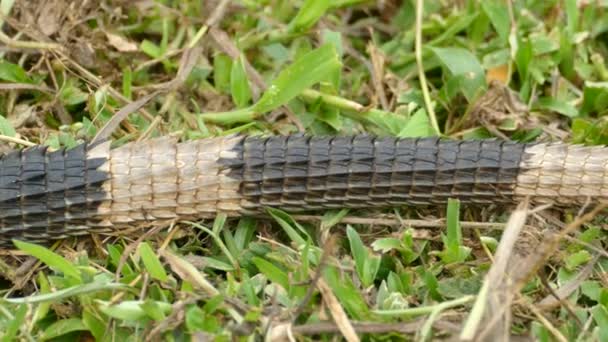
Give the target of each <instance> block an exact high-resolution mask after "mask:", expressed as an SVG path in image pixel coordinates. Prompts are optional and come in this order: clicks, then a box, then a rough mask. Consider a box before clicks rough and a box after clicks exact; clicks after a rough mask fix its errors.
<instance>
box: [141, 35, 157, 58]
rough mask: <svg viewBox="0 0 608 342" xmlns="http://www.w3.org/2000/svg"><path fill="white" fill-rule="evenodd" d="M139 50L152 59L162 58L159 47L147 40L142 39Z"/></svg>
mask: <svg viewBox="0 0 608 342" xmlns="http://www.w3.org/2000/svg"><path fill="white" fill-rule="evenodd" d="M139 49H140V50H141V51H143V52H144V53H145V54H146V55H148V56H150V57H152V58H160V57H161V56H162V49H161V48H160V46H158V45H156V44H154V43H153V42H151V41H149V40H147V39H144V40H143V41H142V42H141V44H140V45H139Z"/></svg>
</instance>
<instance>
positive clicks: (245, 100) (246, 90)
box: [230, 55, 251, 108]
mask: <svg viewBox="0 0 608 342" xmlns="http://www.w3.org/2000/svg"><path fill="white" fill-rule="evenodd" d="M243 58H244V57H243V55H241V56H240V57H239V58H238V59H237V60H236V62H235V63H232V70H231V72H230V93H231V95H232V100H233V101H234V103H235V105H236V106H237V108H243V107H245V106H247V105H248V104H249V101H251V88H250V86H249V80H248V79H247V72H245V63H244V61H243Z"/></svg>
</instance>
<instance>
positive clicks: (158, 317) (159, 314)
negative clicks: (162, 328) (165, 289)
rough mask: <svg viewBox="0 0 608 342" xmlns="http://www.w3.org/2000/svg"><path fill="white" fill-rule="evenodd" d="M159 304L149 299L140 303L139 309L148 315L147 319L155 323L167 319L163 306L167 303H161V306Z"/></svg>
mask: <svg viewBox="0 0 608 342" xmlns="http://www.w3.org/2000/svg"><path fill="white" fill-rule="evenodd" d="M159 303H160V302H157V301H155V300H151V299H147V300H145V301H144V302H143V303H141V308H142V309H143V310H144V312H145V313H146V315H148V317H150V318H152V319H153V320H155V321H157V322H160V321H162V320H163V319H165V318H166V317H167V315H166V310H165V308H166V307H165V305H164V304H167V303H164V302H163V303H162V304H163V305H161V304H159Z"/></svg>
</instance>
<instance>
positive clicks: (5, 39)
mask: <svg viewBox="0 0 608 342" xmlns="http://www.w3.org/2000/svg"><path fill="white" fill-rule="evenodd" d="M0 42H1V43H4V44H5V45H6V46H8V47H11V48H17V49H33V50H59V49H61V45H59V44H57V43H45V42H35V41H22V40H14V39H13V38H11V37H9V36H7V35H6V34H5V33H4V32H2V31H1V30H0Z"/></svg>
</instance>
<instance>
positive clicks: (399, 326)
mask: <svg viewBox="0 0 608 342" xmlns="http://www.w3.org/2000/svg"><path fill="white" fill-rule="evenodd" d="M351 324H352V326H353V328H354V329H355V331H356V332H357V333H358V334H383V333H389V332H395V333H399V334H412V333H415V332H417V331H419V330H420V326H421V324H422V322H421V321H416V322H410V323H368V322H351ZM434 325H435V326H436V327H437V328H439V329H442V330H450V331H455V330H456V329H457V327H456V326H455V325H453V324H451V323H447V322H442V321H438V322H435V323H434ZM291 330H292V331H293V333H294V334H299V335H318V334H327V333H337V332H339V330H338V326H336V324H335V323H333V322H319V323H310V324H304V325H296V326H293V327H292V328H291Z"/></svg>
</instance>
